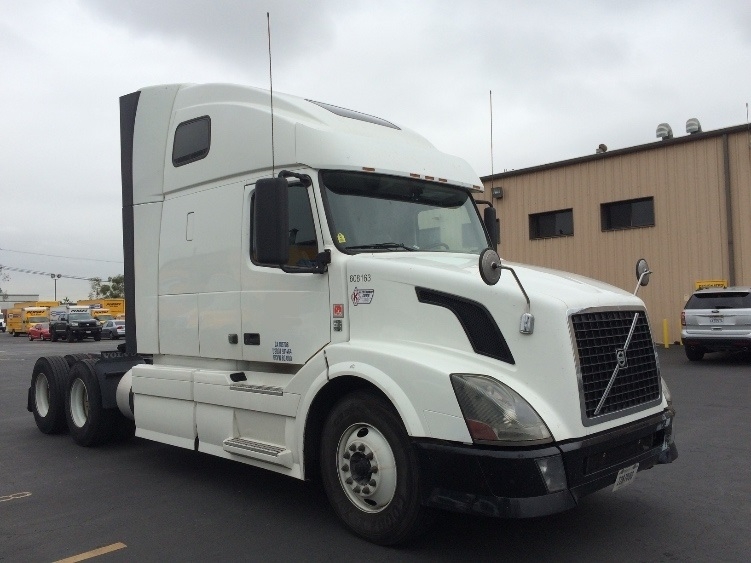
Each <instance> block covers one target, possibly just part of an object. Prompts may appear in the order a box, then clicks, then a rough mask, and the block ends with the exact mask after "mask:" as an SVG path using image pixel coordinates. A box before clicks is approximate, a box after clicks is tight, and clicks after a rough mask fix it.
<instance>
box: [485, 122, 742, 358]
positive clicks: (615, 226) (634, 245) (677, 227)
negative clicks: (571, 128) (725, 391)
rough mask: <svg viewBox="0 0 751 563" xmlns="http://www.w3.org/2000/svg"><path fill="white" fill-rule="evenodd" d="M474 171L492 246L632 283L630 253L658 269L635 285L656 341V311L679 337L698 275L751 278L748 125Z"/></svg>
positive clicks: (517, 257)
mask: <svg viewBox="0 0 751 563" xmlns="http://www.w3.org/2000/svg"><path fill="white" fill-rule="evenodd" d="M697 125H698V122H697ZM699 129H700V127H699ZM602 148H604V146H603V145H601V149H602ZM601 149H598V151H601ZM482 180H483V184H484V186H485V196H484V199H485V200H488V201H491V202H492V203H493V206H494V207H495V208H496V210H497V213H498V217H499V219H500V224H501V242H500V245H499V248H498V252H499V254H500V255H501V257H503V258H504V259H506V260H510V261H513V262H525V263H528V264H535V265H540V266H546V267H550V268H556V269H561V270H566V271H570V272H575V273H578V274H583V275H586V276H590V277H593V278H597V279H600V280H604V281H606V282H609V283H611V284H613V285H616V286H618V287H621V288H624V289H627V290H629V291H633V290H634V288H635V286H636V277H635V270H634V267H635V263H636V261H637V260H638V259H639V258H646V259H647V260H648V262H649V265H650V268H651V269H652V271H653V272H654V274H653V275H652V278H651V281H650V284H649V286H647V287H645V288H642V289H641V290H640V291H639V296H640V297H641V298H642V299H643V300H644V301H645V302H646V304H647V307H648V310H649V314H650V321H651V324H652V333H653V335H654V338H655V340H656V341H657V342H660V343H664V342H665V338H664V336H663V334H664V324H663V321H666V322H667V342H669V343H673V342H677V341H679V339H680V314H681V310H682V309H683V305H684V304H685V302H686V300H687V299H688V297H689V295H690V294H691V292H693V291H694V288H695V284H696V282H698V281H703V280H725V281H727V283H728V284H729V285H751V131H750V130H749V127H748V126H746V125H743V126H738V127H729V128H726V129H719V130H715V131H707V132H701V131H699V132H696V133H692V134H686V135H685V136H681V137H677V138H664V139H663V140H661V141H657V142H654V143H649V144H645V145H639V146H636V147H630V148H625V149H620V150H614V151H607V149H605V152H598V153H596V154H593V155H589V156H585V157H581V158H575V159H572V160H566V161H562V162H555V163H551V164H545V165H542V166H535V167H532V168H526V169H522V170H514V171H510V172H503V173H501V174H495V175H494V176H487V177H484V178H482ZM501 194H502V196H501Z"/></svg>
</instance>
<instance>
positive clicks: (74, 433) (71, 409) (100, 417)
mask: <svg viewBox="0 0 751 563" xmlns="http://www.w3.org/2000/svg"><path fill="white" fill-rule="evenodd" d="M95 363H96V360H80V361H78V362H76V363H75V364H73V368H72V369H71V370H70V376H69V377H68V385H67V388H66V393H65V417H66V419H67V422H68V430H69V431H70V435H71V437H72V438H73V440H74V441H75V442H76V444H78V445H80V446H87V447H88V446H97V445H99V444H103V443H104V442H107V441H109V440H110V439H111V438H112V434H113V431H114V429H115V425H116V422H117V416H116V415H117V414H118V413H117V409H105V408H103V407H102V392H101V389H100V388H99V379H97V376H96V371H95V370H94V364H95Z"/></svg>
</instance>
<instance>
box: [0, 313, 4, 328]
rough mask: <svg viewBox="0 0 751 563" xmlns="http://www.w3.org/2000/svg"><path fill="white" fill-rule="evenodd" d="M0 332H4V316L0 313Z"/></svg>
mask: <svg viewBox="0 0 751 563" xmlns="http://www.w3.org/2000/svg"><path fill="white" fill-rule="evenodd" d="M0 332H5V315H3V314H2V313H0Z"/></svg>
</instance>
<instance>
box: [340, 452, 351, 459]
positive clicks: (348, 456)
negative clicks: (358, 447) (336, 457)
mask: <svg viewBox="0 0 751 563" xmlns="http://www.w3.org/2000/svg"><path fill="white" fill-rule="evenodd" d="M342 457H343V458H344V459H349V458H350V457H352V456H350V455H349V452H344V455H343V456H342Z"/></svg>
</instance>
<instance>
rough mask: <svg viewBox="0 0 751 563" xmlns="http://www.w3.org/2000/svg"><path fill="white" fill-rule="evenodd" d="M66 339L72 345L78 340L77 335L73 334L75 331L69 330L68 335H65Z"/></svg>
mask: <svg viewBox="0 0 751 563" xmlns="http://www.w3.org/2000/svg"><path fill="white" fill-rule="evenodd" d="M65 339H66V340H67V341H68V342H69V343H72V342H73V341H74V340H75V339H76V335H75V334H73V331H72V330H70V329H68V332H67V333H66V335H65Z"/></svg>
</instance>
